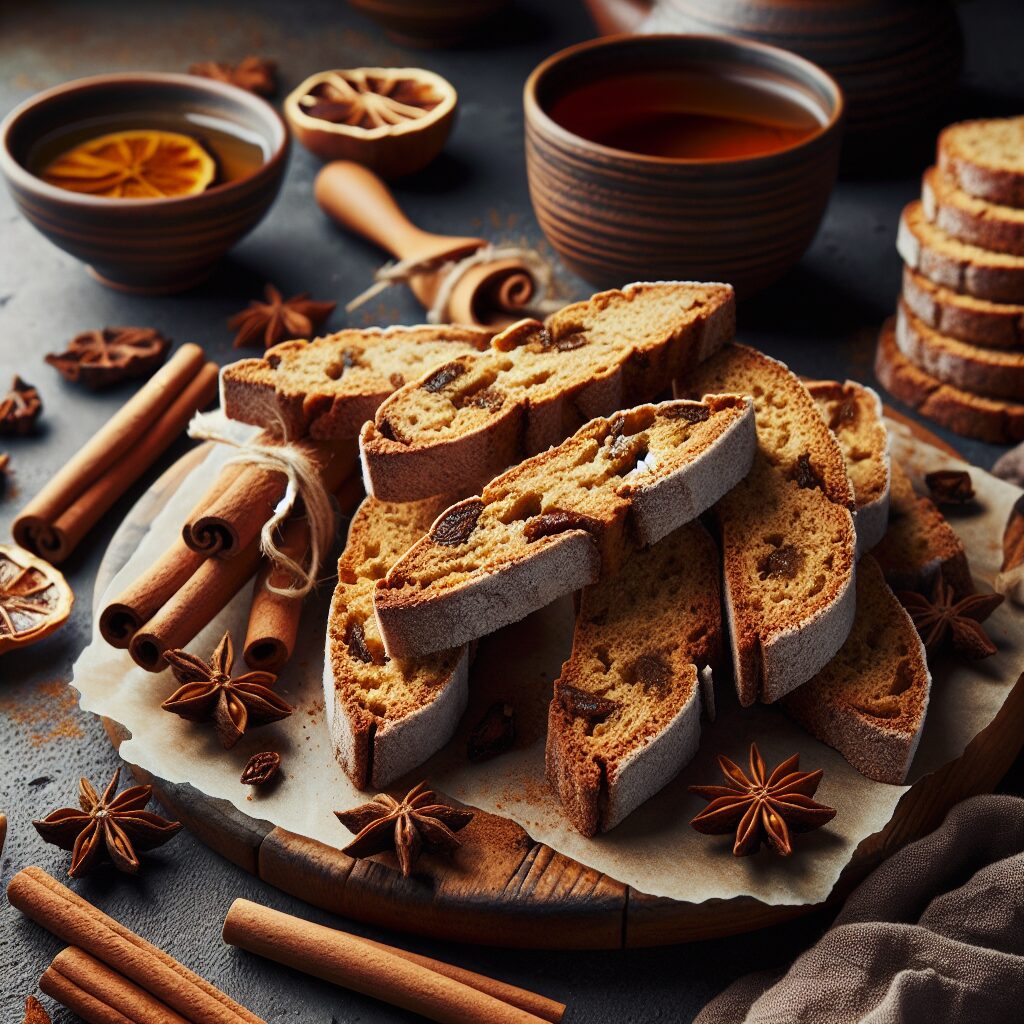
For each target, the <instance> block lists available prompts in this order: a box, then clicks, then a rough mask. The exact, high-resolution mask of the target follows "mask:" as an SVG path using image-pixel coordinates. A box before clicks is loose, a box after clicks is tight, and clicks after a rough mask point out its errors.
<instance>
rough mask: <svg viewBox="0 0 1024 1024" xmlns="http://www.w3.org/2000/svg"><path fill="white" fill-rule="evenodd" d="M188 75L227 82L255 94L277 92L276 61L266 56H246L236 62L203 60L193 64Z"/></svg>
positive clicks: (267, 94) (271, 94) (261, 94)
mask: <svg viewBox="0 0 1024 1024" xmlns="http://www.w3.org/2000/svg"><path fill="white" fill-rule="evenodd" d="M188 73H189V74H190V75H198V76H199V77H200V78H212V79H213V80H214V81H216V82H227V83H228V84H229V85H237V86H238V87H239V88H240V89H248V91H249V92H254V93H256V95H257V96H273V95H274V93H276V92H277V62H276V61H272V60H270V59H269V58H267V57H253V56H249V57H246V58H245V59H244V60H241V61H239V62H238V63H237V64H229V63H227V62H226V61H219V60H204V61H200V62H199V63H198V64H193V65H192V66H191V67H190V68H189V69H188Z"/></svg>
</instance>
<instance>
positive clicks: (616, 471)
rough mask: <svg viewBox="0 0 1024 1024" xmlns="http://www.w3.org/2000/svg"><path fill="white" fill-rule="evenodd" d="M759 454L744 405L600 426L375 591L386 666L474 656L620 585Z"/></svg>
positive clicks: (463, 509) (730, 400)
mask: <svg viewBox="0 0 1024 1024" xmlns="http://www.w3.org/2000/svg"><path fill="white" fill-rule="evenodd" d="M755 447H756V435H755V429H754V416H753V410H752V408H751V405H750V402H749V401H748V400H745V399H742V398H738V397H736V396H735V395H718V396H709V397H708V398H707V399H706V400H705V401H704V402H702V403H698V402H664V403H662V404H660V405H642V406H639V407H637V408H636V409H631V410H629V411H627V412H622V413H617V414H616V415H615V416H614V417H613V418H611V419H603V418H597V419H594V420H591V421H590V423H588V424H587V425H586V426H584V427H583V428H582V429H580V430H579V431H577V432H576V434H575V435H574V436H573V437H571V438H569V439H568V440H566V441H563V442H562V443H561V444H560V445H558V447H556V448H552V449H549V450H548V451H546V452H543V453H541V454H540V455H535V456H533V457H532V458H530V459H527V460H526V461H525V462H522V463H520V464H519V465H518V466H515V467H513V468H512V469H510V470H508V471H507V472H506V473H503V474H502V475H501V476H499V477H497V478H496V479H495V480H492V481H491V482H490V483H489V484H488V485H487V486H486V487H485V488H484V490H483V493H482V495H481V496H480V497H479V498H470V499H468V500H466V501H464V502H461V503H460V504H458V505H455V506H453V507H452V508H450V509H448V510H447V511H446V512H444V513H442V514H441V515H440V516H439V517H438V519H437V521H436V522H435V523H434V525H433V526H432V527H431V530H430V534H429V536H428V537H426V538H424V539H423V540H421V541H420V542H419V543H417V544H416V546H415V547H413V548H412V549H411V550H410V551H409V552H408V553H407V554H406V555H404V556H403V557H402V558H401V559H400V560H399V561H398V562H397V563H396V564H395V566H394V567H393V568H392V569H391V571H390V572H389V573H388V574H387V576H386V577H385V578H384V579H383V580H380V581H379V582H378V583H377V589H376V595H375V601H374V604H375V608H376V612H377V621H378V624H379V626H380V631H381V635H382V636H383V638H384V643H385V645H386V647H387V650H388V653H389V654H391V655H392V656H393V657H410V656H416V655H421V654H426V653H429V652H430V651H434V650H437V649H439V648H442V647H446V646H452V645H453V644H462V643H465V642H467V641H469V640H471V639H474V638H475V637H479V636H483V635H484V634H485V633H490V632H493V631H494V630H495V629H498V628H500V627H501V626H505V625H507V624H508V623H510V622H515V621H517V620H518V619H521V618H524V617H525V616H526V615H528V614H530V612H532V611H535V610H536V609H538V608H541V607H543V606H544V605H545V604H547V603H548V602H550V601H552V600H554V599H555V598H556V597H558V596H560V595H562V594H567V593H571V592H572V591H574V590H578V589H579V588H580V587H583V586H587V585H589V584H592V583H596V582H597V581H598V579H599V578H602V577H605V576H609V575H613V574H614V573H616V572H618V571H619V569H620V568H621V566H622V564H623V560H624V559H625V558H626V557H627V555H628V554H629V553H630V552H631V551H633V550H635V549H636V548H637V547H643V546H646V545H648V544H653V543H656V542H657V541H659V540H661V538H662V537H664V536H666V535H667V534H669V533H671V532H672V531H673V530H675V529H677V528H678V527H680V526H682V525H683V524H684V523H686V522H689V521H690V520H692V519H695V518H696V517H697V516H698V515H700V514H701V513H702V512H703V511H705V510H706V509H707V508H709V507H710V506H711V505H713V504H714V503H715V502H716V501H718V499H719V498H720V497H721V496H722V495H723V494H724V493H725V492H726V491H728V490H729V489H730V488H731V487H733V486H735V484H736V483H737V482H738V481H739V480H741V479H742V478H743V476H744V475H745V474H746V472H747V470H748V469H749V468H750V463H751V460H752V459H753V455H754V449H755Z"/></svg>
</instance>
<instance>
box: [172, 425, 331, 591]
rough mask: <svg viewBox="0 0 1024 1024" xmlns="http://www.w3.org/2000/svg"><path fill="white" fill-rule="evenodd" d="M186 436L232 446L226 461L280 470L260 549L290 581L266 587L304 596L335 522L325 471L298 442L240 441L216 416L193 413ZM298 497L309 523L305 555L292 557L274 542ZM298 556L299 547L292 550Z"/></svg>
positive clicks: (312, 584)
mask: <svg viewBox="0 0 1024 1024" xmlns="http://www.w3.org/2000/svg"><path fill="white" fill-rule="evenodd" d="M188 435H189V437H193V438H197V439H199V440H202V441H212V442H214V443H216V444H224V445H228V446H229V447H232V448H235V449H237V451H238V454H237V455H235V456H233V457H232V458H231V459H229V460H228V462H227V463H226V465H232V464H236V463H237V464H243V465H246V466H253V467H256V468H258V469H267V470H270V471H272V472H278V473H283V474H284V476H285V478H286V480H287V484H286V486H285V491H284V496H283V497H282V498H281V500H280V501H279V502H278V503H277V506H276V507H275V509H274V512H273V514H272V515H271V517H270V518H269V519H268V520H267V521H266V522H265V523H264V524H263V528H262V530H261V531H260V549H261V550H262V551H263V553H264V555H266V557H267V558H268V559H269V560H270V562H271V563H272V564H273V565H274V566H276V567H277V568H279V569H281V570H283V571H285V572H287V573H288V574H290V575H291V577H292V579H293V580H294V582H293V583H292V584H290V585H287V586H280V585H278V584H277V583H275V582H273V580H272V579H270V578H268V579H267V580H266V582H265V586H266V589H267V590H269V591H270V592H271V593H273V594H277V595H279V596H280V597H305V596H306V595H307V594H308V593H309V592H310V591H311V590H312V589H313V587H315V586H316V582H317V573H318V572H319V569H320V565H321V563H322V561H323V555H324V552H325V551H327V550H328V548H329V547H330V545H331V543H332V542H333V540H334V533H335V530H336V529H337V524H336V520H335V515H334V504H333V502H332V500H331V494H330V492H329V491H328V490H327V488H326V487H325V486H324V481H323V475H322V473H321V472H320V470H319V469H318V468H317V466H315V465H314V464H313V462H312V460H311V459H310V458H309V456H308V455H307V454H306V452H305V451H303V449H302V448H300V447H299V446H298V445H296V444H290V443H287V442H285V443H281V444H267V443H266V442H264V441H261V440H259V437H258V436H257V437H256V438H254V439H251V440H245V441H242V440H239V439H238V438H236V437H232V436H231V435H230V434H229V433H227V432H226V431H224V430H222V429H220V428H219V427H218V426H217V418H216V417H214V416H207V415H204V414H202V413H197V414H196V415H195V416H194V417H193V418H192V422H191V423H189V426H188ZM299 501H301V502H302V506H303V509H304V510H305V514H306V520H307V522H308V524H309V549H308V552H307V553H306V554H305V556H301V555H299V559H301V561H300V560H298V559H297V558H293V557H292V555H291V554H289V553H288V552H287V551H286V550H284V549H283V548H282V546H281V545H280V544H279V543H278V531H279V530H280V528H281V527H282V526H283V525H284V523H285V521H286V520H287V519H288V517H289V516H290V515H291V514H292V512H293V511H294V510H295V507H296V504H297V503H298V502H299ZM296 555H298V552H296Z"/></svg>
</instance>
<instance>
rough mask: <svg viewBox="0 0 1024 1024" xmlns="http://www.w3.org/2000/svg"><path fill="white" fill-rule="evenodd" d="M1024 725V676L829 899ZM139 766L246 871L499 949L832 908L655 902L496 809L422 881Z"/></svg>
mask: <svg viewBox="0 0 1024 1024" xmlns="http://www.w3.org/2000/svg"><path fill="white" fill-rule="evenodd" d="M886 413H887V415H888V416H890V417H891V418H893V419H896V420H899V421H900V422H903V423H905V424H907V426H909V427H910V429H911V430H912V431H913V432H914V433H915V435H917V436H918V437H919V438H920V439H921V440H923V441H926V442H927V443H929V444H932V445H934V446H935V447H937V448H940V449H942V450H943V451H946V452H948V453H950V454H952V455H957V453H956V451H955V450H954V449H952V448H951V447H950V446H949V445H948V444H946V443H945V442H944V441H942V440H941V439H940V438H939V437H937V436H936V435H934V434H932V433H931V432H930V431H928V430H927V429H926V428H924V427H922V426H921V425H920V424H918V423H916V422H914V421H911V420H909V419H908V418H906V417H903V416H900V415H899V414H898V413H896V412H895V411H894V410H890V409H887V410H886ZM204 454H205V452H204V450H203V448H197V449H195V450H194V451H192V452H190V453H189V454H187V455H186V456H184V457H183V458H182V459H181V460H179V461H178V462H177V463H175V465H173V466H172V467H171V468H170V469H169V470H168V471H167V472H166V473H165V474H164V475H163V476H162V477H161V478H160V479H159V480H158V481H157V482H156V483H155V484H154V485H153V487H152V488H150V490H149V491H148V492H147V493H146V494H145V495H143V497H142V498H141V499H140V500H139V502H138V503H137V504H136V506H135V507H134V508H133V509H132V510H131V512H130V513H129V514H128V516H127V517H126V518H125V520H124V522H123V523H122V524H121V526H120V528H119V529H118V531H117V533H116V534H115V536H114V538H113V539H112V541H111V543H110V546H109V548H108V550H107V553H106V555H105V557H104V559H103V562H102V565H101V566H100V570H99V573H98V575H97V580H96V589H95V592H94V605H95V604H96V603H97V601H98V598H99V596H100V595H101V594H102V593H103V592H104V590H105V589H106V587H107V585H108V583H109V582H110V580H111V579H112V578H113V577H114V575H115V574H116V573H117V572H118V571H119V570H120V569H121V567H122V566H123V565H124V564H125V563H126V562H127V560H128V558H129V557H130V556H131V554H132V552H133V551H134V550H135V548H136V547H137V545H138V543H139V541H140V540H141V538H142V537H143V536H144V535H145V533H146V531H147V530H148V529H149V524H150V523H151V522H152V520H153V519H154V517H155V515H156V513H157V512H158V511H159V509H160V508H161V507H162V505H163V504H164V502H165V500H166V498H167V497H168V496H169V495H170V494H172V493H173V492H174V490H175V489H176V488H177V487H178V485H179V483H180V481H181V480H182V479H183V478H184V476H185V475H186V474H187V473H188V472H189V471H190V470H191V469H192V468H194V466H196V465H197V464H198V462H199V460H200V459H201V458H202V457H203V455H204ZM958 457H959V456H958ZM97 613H98V610H97ZM1022 723H1024V675H1022V676H1021V678H1020V679H1018V680H1017V683H1016V685H1015V687H1014V689H1013V690H1012V692H1011V693H1010V695H1009V697H1008V698H1007V699H1006V702H1005V703H1004V705H1003V707H1002V709H1001V710H1000V712H999V713H998V714H997V716H996V717H995V719H994V720H993V721H992V722H991V723H990V724H989V726H988V727H987V728H986V729H984V730H983V731H982V732H980V733H979V734H978V735H977V736H976V737H975V738H974V739H973V740H972V741H971V743H970V744H969V745H968V746H967V748H966V749H965V750H964V752H963V754H962V755H961V756H960V757H959V758H957V759H956V760H955V761H952V762H950V763H948V764H947V765H945V766H944V767H943V768H942V769H940V770H939V771H937V772H935V773H933V774H932V775H928V776H926V777H925V778H923V779H921V780H920V781H919V782H918V783H916V784H915V785H914V786H913V787H912V788H911V789H910V790H908V791H907V793H905V794H904V796H903V797H902V799H901V800H900V802H899V804H898V805H897V807H896V811H895V813H894V814H893V816H892V818H891V819H890V821H889V823H888V825H887V826H886V827H885V828H884V829H883V830H882V831H881V832H878V833H876V834H874V835H872V836H869V837H868V838H866V839H865V840H864V841H863V842H862V843H861V844H860V846H859V847H858V848H857V850H856V852H855V853H854V856H853V858H852V859H851V861H850V862H849V864H848V865H847V867H846V869H845V870H844V871H843V873H842V875H841V876H840V879H839V881H838V883H837V884H836V886H835V889H834V890H833V892H832V894H831V896H830V898H829V900H828V902H827V904H824V905H826V906H836V905H838V904H839V903H841V902H842V900H843V899H844V898H845V897H846V895H847V894H848V893H849V892H850V890H851V889H852V888H853V887H854V886H855V885H856V884H857V883H858V882H859V881H860V880H861V879H863V878H864V876H865V875H867V874H868V873H869V872H870V871H871V870H872V869H873V868H874V867H875V866H876V865H877V864H878V863H880V862H881V861H882V860H883V859H884V858H886V857H887V856H889V855H890V854H891V853H893V852H895V851H896V850H897V849H899V848H900V847H902V846H904V845H905V844H907V843H909V842H912V841H913V840H915V839H918V838H920V837H921V836H922V835H925V834H926V833H928V832H930V831H932V830H933V829H934V828H936V827H937V826H938V825H939V824H940V823H941V821H942V819H943V818H944V816H945V814H946V812H947V811H948V810H949V808H950V807H951V806H952V805H953V804H955V803H957V802H959V801H960V800H962V799H964V798H966V797H968V796H971V795H974V794H977V793H986V792H990V791H991V790H992V789H993V788H994V787H995V786H996V785H997V783H998V782H999V781H1000V780H1001V779H1002V777H1003V776H1004V775H1005V774H1006V772H1007V770H1008V769H1009V768H1010V766H1011V765H1012V764H1013V762H1014V760H1015V759H1016V757H1017V755H1018V753H1019V752H1020V750H1021V748H1022V746H1024V728H1022ZM104 725H105V727H106V729H107V733H108V735H109V736H110V739H111V741H112V742H113V743H114V745H115V746H119V745H120V742H121V740H122V739H124V738H125V734H124V730H123V729H122V727H121V726H120V725H118V724H117V723H116V722H112V721H109V720H104ZM132 770H133V772H134V773H135V775H136V776H137V777H138V778H139V779H140V780H141V781H145V782H150V783H152V784H153V785H154V787H155V788H156V791H157V793H158V795H159V797H160V800H161V802H162V803H163V804H164V806H165V807H166V808H167V809H168V810H169V811H170V812H172V813H173V814H174V815H175V816H176V817H177V818H178V819H179V820H180V821H182V822H183V823H184V824H185V825H186V826H187V827H188V828H189V829H190V830H191V831H192V832H193V833H195V835H196V836H198V837H199V838H200V839H201V840H202V841H203V842H204V843H206V845H207V846H209V847H210V848H211V849H213V850H215V851H216V852H217V853H219V854H221V855H222V856H224V857H226V858H227V859H228V860H230V861H232V862H233V863H235V864H237V865H238V866H239V867H242V868H244V869H245V870H246V871H248V872H250V873H252V874H254V875H257V876H259V877H260V878H261V879H263V880H264V881H266V882H269V883H270V884H271V885H275V886H277V887H278V888H280V889H282V890H284V891H285V892H288V893H291V894H292V895H294V896H297V897H299V898H300V899H303V900H305V901H307V902H308V903H312V904H314V905H316V906H318V907H322V908H324V909H326V910H330V911H332V912H334V913H337V914H341V915H343V916H345V917H350V918H354V919H356V920H359V921H364V922H366V923H369V924H374V925H379V926H382V927H388V928H394V929H396V930H398V931H408V932H414V933H418V934H421V935H426V936H430V937H435V938H440V939H445V940H454V941H462V942H474V943H483V944H487V945H502V946H517V947H525V948H559V949H588V948H589V949H618V948H623V947H632V946H653V945H664V944H669V943H677V942H688V941H693V940H696V939H708V938H717V937H721V936H726V935H733V934H737V933H740V932H746V931H753V930H755V929H758V928H764V927H767V926H769V925H773V924H779V923H781V922H784V921H787V920H790V919H792V918H794V917H798V916H801V915H804V914H807V913H809V912H811V911H814V910H817V909H820V907H821V906H823V905H802V906H770V905H768V904H765V903H762V902H760V901H759V900H756V899H753V898H751V897H740V898H736V899H731V900H709V901H707V902H704V903H699V904H694V903H680V902H677V901H675V900H671V899H666V898H662V897H652V896H648V895H646V894H644V893H641V892H639V891H637V890H636V889H634V888H632V887H631V886H627V885H624V884H622V883H621V882H618V881H616V880H615V879H613V878H610V877H609V876H607V875H604V874H602V873H600V872H598V871H595V870H593V869H591V868H588V867H586V866H584V865H582V864H579V863H577V862H576V861H574V860H572V859H571V858H569V857H566V856H564V855H563V854H560V853H558V852H556V851H555V850H552V849H551V848H550V847H548V846H546V845H544V844H542V843H537V842H535V841H534V840H533V839H531V838H530V836H529V835H528V834H527V833H526V831H525V830H524V829H523V828H521V827H520V826H519V825H518V824H516V823H515V822H513V821H511V820H509V819H507V818H502V817H499V816H496V815H493V814H489V813H486V812H483V811H478V812H477V813H476V815H475V816H474V818H473V821H472V822H471V823H470V824H469V826H468V827H467V828H466V829H465V830H464V832H463V833H462V836H463V837H464V838H465V842H464V845H463V847H462V849H461V850H460V852H459V858H458V863H457V864H451V863H448V862H446V861H444V860H442V859H440V858H436V859H432V862H431V863H430V864H427V865H426V866H425V867H424V870H423V871H422V872H419V871H418V874H417V877H414V878H410V879H406V878H403V877H402V876H401V874H400V873H399V872H397V871H394V870H392V869H391V868H390V867H388V866H386V865H384V864H380V863H377V862H375V861H373V860H353V859H352V858H350V857H347V856H346V855H345V854H343V853H341V851H340V850H337V849H335V848H333V847H331V846H327V845H325V844H323V843H320V842H317V841H314V840H311V839H307V838H305V837H303V836H299V835H295V834H293V833H291V832H288V831H286V830H284V829H281V828H276V827H274V826H273V825H271V824H270V823H269V822H266V821H261V820H260V819H259V818H257V817H253V816H249V815H247V814H243V813H242V812H240V811H239V810H237V809H236V808H235V807H234V806H233V805H232V804H230V803H228V802H227V801H225V800H218V799H213V798H210V797H208V796H206V795H205V794H203V793H201V792H199V791H198V790H196V789H195V788H193V787H192V786H189V785H187V784H172V783H168V782H165V781H163V780H160V779H157V778H153V777H152V776H150V775H149V774H148V773H146V772H144V771H142V770H141V769H138V768H136V767H134V766H133V768H132Z"/></svg>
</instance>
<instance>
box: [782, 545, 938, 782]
mask: <svg viewBox="0 0 1024 1024" xmlns="http://www.w3.org/2000/svg"><path fill="white" fill-rule="evenodd" d="M930 689H931V675H930V674H929V672H928V663H927V660H926V658H925V651H924V646H923V645H922V643H921V638H920V637H919V636H918V633H917V630H916V628H915V627H914V623H913V622H912V621H911V618H910V616H909V615H908V614H907V613H906V611H905V610H904V608H903V606H902V605H901V604H900V603H899V601H898V600H897V599H896V595H895V594H894V593H893V592H892V590H890V589H889V587H888V585H887V584H886V582H885V579H884V578H883V576H882V571H881V569H880V568H879V566H878V563H877V562H876V561H875V560H874V558H872V557H871V555H867V556H866V557H865V558H863V559H861V562H860V565H859V566H858V567H857V615H856V618H855V619H854V622H853V628H852V629H851V630H850V635H849V637H847V640H846V643H844V644H843V646H842V648H840V650H839V653H838V654H837V655H836V656H835V657H834V658H833V659H832V660H831V661H830V662H829V663H828V664H827V665H826V666H825V667H824V668H823V669H822V670H821V672H819V673H818V674H817V675H816V676H815V677H814V678H813V679H811V680H810V681H809V682H807V683H804V685H803V686H801V687H800V688H799V689H798V690H795V691H794V692H793V693H791V694H789V695H788V696H787V697H786V698H785V699H784V701H783V707H784V708H785V710H786V711H787V712H789V714H791V715H792V716H793V717H794V718H795V719H796V720H797V721H798V722H799V723H800V724H801V725H802V726H803V727H804V728H805V729H807V731H808V732H810V733H811V734H812V735H813V736H816V737H817V738H818V739H819V740H821V741H822V743H827V744H828V745H829V746H830V747H834V748H835V749H836V750H838V751H839V753H841V754H842V755H843V757H845V758H846V760H847V761H849V762H850V764H852V765H853V766H854V768H856V769H857V771H859V772H860V773H861V774H862V775H866V776H867V777H868V778H869V779H874V780H875V781H876V782H889V783H893V784H899V783H901V782H903V781H904V779H906V777H907V771H908V770H909V768H910V762H911V761H912V760H913V758H914V752H915V751H916V750H917V744H918V741H919V740H920V738H921V729H922V728H923V727H924V718H925V713H926V711H927V709H928V695H929V691H930Z"/></svg>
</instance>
